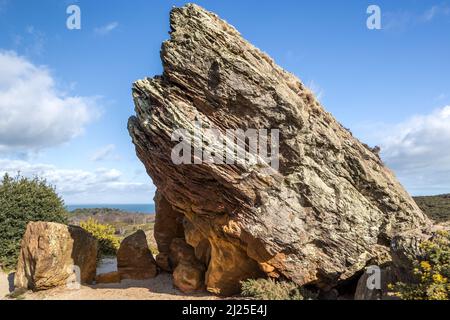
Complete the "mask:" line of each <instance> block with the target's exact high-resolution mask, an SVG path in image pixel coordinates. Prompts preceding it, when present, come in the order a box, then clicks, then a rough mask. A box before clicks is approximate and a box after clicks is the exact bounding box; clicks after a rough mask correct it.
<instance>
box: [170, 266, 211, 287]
mask: <svg viewBox="0 0 450 320" xmlns="http://www.w3.org/2000/svg"><path fill="white" fill-rule="evenodd" d="M204 275H205V268H204V267H203V265H201V264H199V263H192V262H187V261H181V262H180V263H179V264H178V265H177V266H176V268H175V270H174V271H173V283H174V285H175V286H176V287H177V288H178V289H180V291H182V292H184V293H191V292H194V291H198V290H200V289H202V288H203V287H204V286H205V281H204Z"/></svg>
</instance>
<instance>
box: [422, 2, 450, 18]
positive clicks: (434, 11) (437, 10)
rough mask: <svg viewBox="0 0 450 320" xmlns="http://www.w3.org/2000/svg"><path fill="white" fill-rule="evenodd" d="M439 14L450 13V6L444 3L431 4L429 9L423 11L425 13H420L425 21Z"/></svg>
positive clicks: (446, 14) (445, 14)
mask: <svg viewBox="0 0 450 320" xmlns="http://www.w3.org/2000/svg"><path fill="white" fill-rule="evenodd" d="M440 15H442V16H448V15H450V7H449V6H447V5H445V4H442V5H436V6H432V7H431V8H430V9H428V10H427V11H425V13H424V14H423V15H422V18H423V20H425V21H431V20H433V19H434V18H436V17H437V16H440Z"/></svg>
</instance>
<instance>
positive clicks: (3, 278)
mask: <svg viewBox="0 0 450 320" xmlns="http://www.w3.org/2000/svg"><path fill="white" fill-rule="evenodd" d="M10 280H11V278H10V277H9V276H8V274H6V273H4V272H3V271H2V270H0V300H2V299H4V298H5V296H6V295H7V294H9V292H10Z"/></svg>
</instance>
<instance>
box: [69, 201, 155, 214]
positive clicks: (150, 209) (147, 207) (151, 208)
mask: <svg viewBox="0 0 450 320" xmlns="http://www.w3.org/2000/svg"><path fill="white" fill-rule="evenodd" d="M66 208H67V210H68V211H74V210H76V209H97V208H107V209H117V210H122V211H126V212H135V213H143V214H154V213H155V205H154V204H153V203H150V204H74V205H66Z"/></svg>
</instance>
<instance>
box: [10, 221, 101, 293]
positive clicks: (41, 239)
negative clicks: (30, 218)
mask: <svg viewBox="0 0 450 320" xmlns="http://www.w3.org/2000/svg"><path fill="white" fill-rule="evenodd" d="M96 266H97V240H95V239H94V237H93V236H92V235H91V234H90V233H88V232H86V231H85V230H83V229H81V228H79V227H74V226H66V225H62V224H58V223H50V222H30V223H28V225H27V229H26V231H25V234H24V236H23V239H22V243H21V250H20V255H19V262H18V264H17V272H16V275H15V283H14V285H15V287H16V288H24V289H32V290H47V289H51V288H54V287H59V286H65V285H67V284H68V283H71V282H73V281H75V280H77V279H76V277H75V275H76V273H77V272H78V271H79V272H80V273H79V275H80V279H79V280H81V282H82V283H87V284H90V283H92V282H93V281H94V278H95V273H96Z"/></svg>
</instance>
